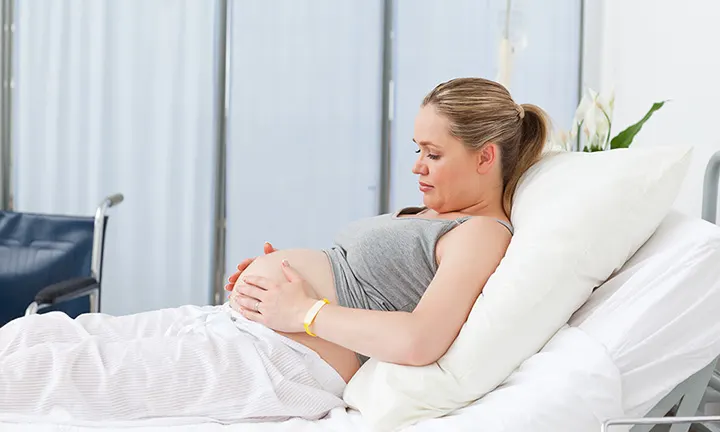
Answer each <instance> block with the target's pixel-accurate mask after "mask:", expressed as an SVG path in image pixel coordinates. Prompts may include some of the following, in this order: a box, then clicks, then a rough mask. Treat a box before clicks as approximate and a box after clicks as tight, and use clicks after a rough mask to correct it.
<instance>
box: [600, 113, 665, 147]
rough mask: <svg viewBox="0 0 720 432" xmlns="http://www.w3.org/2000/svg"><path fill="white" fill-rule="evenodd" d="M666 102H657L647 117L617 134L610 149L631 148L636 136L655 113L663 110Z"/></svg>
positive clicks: (611, 142)
mask: <svg viewBox="0 0 720 432" xmlns="http://www.w3.org/2000/svg"><path fill="white" fill-rule="evenodd" d="M665 102H667V101H662V102H655V103H654V104H653V106H652V107H651V108H650V111H648V112H647V114H645V117H643V118H642V120H640V121H639V122H637V123H635V124H634V125H632V126H629V127H628V128H627V129H625V130H624V131H622V132H620V133H619V134H617V136H616V137H615V138H613V139H612V141H610V148H611V149H616V148H628V147H630V144H631V143H632V140H633V139H634V138H635V135H637V134H638V132H640V129H642V127H643V125H644V124H645V122H646V121H648V120H649V119H650V117H651V116H652V115H653V113H654V112H655V111H657V110H659V109H660V108H662V106H663V105H665Z"/></svg>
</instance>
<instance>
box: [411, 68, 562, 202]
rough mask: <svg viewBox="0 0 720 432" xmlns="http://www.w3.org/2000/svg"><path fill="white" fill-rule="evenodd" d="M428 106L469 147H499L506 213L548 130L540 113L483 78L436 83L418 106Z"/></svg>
mask: <svg viewBox="0 0 720 432" xmlns="http://www.w3.org/2000/svg"><path fill="white" fill-rule="evenodd" d="M426 105H432V106H433V107H434V108H435V110H436V111H437V113H438V114H440V115H444V116H445V117H447V118H448V119H449V121H450V134H451V135H453V136H455V137H457V138H459V139H460V140H461V141H462V142H463V143H464V144H465V145H466V146H467V147H469V148H470V149H473V150H478V149H480V148H482V147H483V146H484V145H485V144H487V143H495V144H496V145H498V146H499V147H500V149H501V150H500V153H501V166H502V177H503V188H504V190H503V201H502V204H503V208H504V210H505V213H506V214H507V215H508V216H510V211H511V209H512V199H513V195H514V194H515V189H516V188H517V185H518V182H519V181H520V177H522V175H523V174H524V173H525V171H527V170H528V169H529V168H530V167H531V166H533V165H534V164H535V162H537V161H538V160H539V159H540V155H541V154H542V151H543V147H544V146H545V141H546V139H547V134H548V129H549V126H548V120H547V118H548V117H547V115H546V114H545V112H544V111H543V110H542V109H541V108H539V107H537V106H535V105H531V104H522V105H518V104H516V103H515V101H513V99H512V97H511V96H510V93H509V92H508V91H507V89H506V88H505V87H503V86H502V85H500V84H498V83H496V82H494V81H490V80H486V79H482V78H457V79H454V80H450V81H447V82H444V83H442V84H439V85H438V86H437V87H435V88H434V89H433V90H432V91H431V92H430V93H428V95H427V96H425V99H423V102H422V106H426Z"/></svg>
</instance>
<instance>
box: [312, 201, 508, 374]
mask: <svg viewBox="0 0 720 432" xmlns="http://www.w3.org/2000/svg"><path fill="white" fill-rule="evenodd" d="M423 209H424V208H418V207H408V208H405V209H402V210H400V211H399V212H396V213H392V214H384V215H380V216H375V217H371V218H366V219H362V220H360V221H357V222H354V223H351V224H350V225H348V226H347V227H346V228H345V229H344V230H343V231H341V232H340V233H339V234H338V235H337V236H336V237H335V239H334V246H333V247H332V248H330V249H326V250H324V252H325V254H326V255H327V256H328V259H329V260H330V264H331V266H332V271H333V276H334V282H335V291H336V293H337V297H338V303H339V304H340V305H341V306H345V307H350V308H356V309H369V310H380V311H406V312H411V311H412V310H414V309H415V306H417V304H418V303H419V302H420V298H421V297H422V296H423V294H424V293H425V290H426V289H427V287H428V285H430V282H431V281H432V279H433V277H434V276H435V273H436V272H437V261H436V260H435V246H436V244H437V242H438V240H439V239H440V237H442V236H443V235H444V234H445V233H447V232H448V231H450V230H451V229H453V228H455V227H456V226H458V225H460V224H462V223H463V222H465V221H467V220H468V219H470V217H471V216H465V217H461V218H457V219H453V220H447V219H424V218H421V217H400V216H401V215H403V214H410V215H412V214H417V213H418V212H419V211H421V210H423ZM498 222H499V223H501V224H503V225H504V226H505V227H506V228H507V229H508V230H509V231H510V233H512V232H513V229H512V227H511V226H510V225H508V224H507V223H506V222H505V221H502V220H498ZM359 358H360V361H361V364H362V363H363V362H365V361H366V360H367V358H366V357H364V356H359Z"/></svg>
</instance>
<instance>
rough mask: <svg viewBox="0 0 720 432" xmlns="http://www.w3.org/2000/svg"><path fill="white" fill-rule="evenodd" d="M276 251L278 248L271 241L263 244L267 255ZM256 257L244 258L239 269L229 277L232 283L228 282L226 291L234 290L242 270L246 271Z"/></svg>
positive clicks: (238, 266)
mask: <svg viewBox="0 0 720 432" xmlns="http://www.w3.org/2000/svg"><path fill="white" fill-rule="evenodd" d="M275 251H277V249H275V248H274V247H273V245H271V244H270V243H269V242H265V244H264V245H263V252H265V255H267V254H270V253H273V252H275ZM256 258H257V257H255V258H248V259H246V260H244V261H243V262H241V263H240V264H238V265H237V269H238V271H237V272H235V273H233V274H232V275H230V277H229V278H228V282H230V283H228V284H226V285H225V291H232V290H233V287H234V286H235V282H237V280H238V278H239V277H240V275H241V274H242V272H244V271H245V269H247V268H248V266H249V265H250V264H252V263H253V261H255V259H256Z"/></svg>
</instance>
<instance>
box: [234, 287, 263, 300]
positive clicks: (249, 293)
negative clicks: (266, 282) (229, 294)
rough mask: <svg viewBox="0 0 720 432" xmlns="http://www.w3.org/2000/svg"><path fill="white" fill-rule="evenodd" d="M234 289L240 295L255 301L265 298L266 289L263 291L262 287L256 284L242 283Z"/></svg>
mask: <svg viewBox="0 0 720 432" xmlns="http://www.w3.org/2000/svg"><path fill="white" fill-rule="evenodd" d="M235 291H236V292H238V293H240V294H242V296H241V297H243V296H246V297H252V299H255V300H256V301H257V300H261V301H262V300H265V296H266V294H267V291H265V290H264V289H262V288H258V287H256V286H252V285H244V284H241V285H238V286H237V289H236V290H235Z"/></svg>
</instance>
